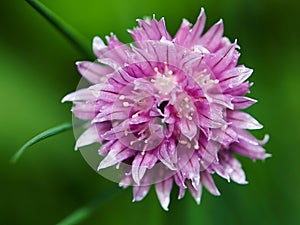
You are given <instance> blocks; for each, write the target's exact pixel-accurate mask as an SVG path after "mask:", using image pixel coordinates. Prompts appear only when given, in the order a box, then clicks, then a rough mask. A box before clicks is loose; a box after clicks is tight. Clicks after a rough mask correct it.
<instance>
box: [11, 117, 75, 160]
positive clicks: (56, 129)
mask: <svg viewBox="0 0 300 225" xmlns="http://www.w3.org/2000/svg"><path fill="white" fill-rule="evenodd" d="M72 127H73V125H72V123H71V122H68V123H63V124H61V125H59V126H56V127H53V128H50V129H48V130H46V131H44V132H42V133H40V134H38V135H36V136H35V137H33V138H32V139H30V140H29V141H27V142H26V143H25V144H24V145H23V146H22V147H21V148H20V149H19V150H18V151H17V152H16V153H15V154H14V155H13V157H12V158H11V162H12V163H16V162H17V161H18V159H19V158H20V157H21V155H22V154H23V153H24V152H25V150H26V149H27V148H28V147H30V146H31V145H34V144H36V143H37V142H39V141H42V140H44V139H46V138H48V137H51V136H54V135H56V134H59V133H62V132H64V131H66V130H70V129H72Z"/></svg>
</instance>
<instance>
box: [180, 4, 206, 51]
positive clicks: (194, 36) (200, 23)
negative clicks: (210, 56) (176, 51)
mask: <svg viewBox="0 0 300 225" xmlns="http://www.w3.org/2000/svg"><path fill="white" fill-rule="evenodd" d="M205 21H206V16H205V12H204V9H203V8H201V12H200V15H199V16H198V18H197V21H196V23H195V25H194V26H193V28H192V29H191V30H190V31H189V34H188V36H187V37H186V39H185V41H184V45H185V46H187V47H190V46H191V45H193V44H195V43H196V42H197V41H198V39H199V38H200V35H201V34H202V31H203V29H204V25H205ZM203 46H205V45H203ZM205 47H206V46H205Z"/></svg>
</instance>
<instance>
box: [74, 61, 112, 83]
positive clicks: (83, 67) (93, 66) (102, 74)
mask: <svg viewBox="0 0 300 225" xmlns="http://www.w3.org/2000/svg"><path fill="white" fill-rule="evenodd" d="M76 65H77V69H78V71H79V73H80V74H81V75H82V76H83V77H84V78H85V79H87V80H88V81H89V82H91V83H93V84H96V83H100V82H104V81H106V75H107V74H109V73H112V72H113V70H112V69H111V68H110V67H108V66H103V65H100V64H99V63H93V62H76Z"/></svg>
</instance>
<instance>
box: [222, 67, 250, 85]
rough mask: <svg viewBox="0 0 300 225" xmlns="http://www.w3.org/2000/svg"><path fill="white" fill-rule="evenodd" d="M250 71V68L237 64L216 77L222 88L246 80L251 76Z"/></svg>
mask: <svg viewBox="0 0 300 225" xmlns="http://www.w3.org/2000/svg"><path fill="white" fill-rule="evenodd" d="M252 72H253V70H252V69H249V68H246V67H244V66H239V67H235V68H232V69H230V70H226V71H225V72H223V73H222V74H221V75H220V76H219V77H218V79H219V80H220V85H221V87H223V88H224V89H225V88H226V87H229V88H234V87H236V86H238V85H240V84H242V83H243V82H244V81H245V80H247V79H248V78H249V77H250V76H251V74H252Z"/></svg>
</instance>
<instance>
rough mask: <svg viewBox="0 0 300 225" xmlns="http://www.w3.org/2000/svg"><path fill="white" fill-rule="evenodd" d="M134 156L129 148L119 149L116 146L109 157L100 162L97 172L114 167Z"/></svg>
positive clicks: (119, 147) (109, 153) (121, 147)
mask: <svg viewBox="0 0 300 225" xmlns="http://www.w3.org/2000/svg"><path fill="white" fill-rule="evenodd" d="M132 155H133V150H131V149H129V148H127V147H123V146H118V147H117V146H116V145H114V148H112V149H111V150H110V151H109V152H108V154H107V156H106V157H105V158H104V159H103V160H102V161H101V162H100V164H99V166H98V169H97V170H101V169H104V168H107V167H110V166H113V165H115V164H117V163H119V162H122V161H123V160H125V159H127V158H129V157H131V156H132Z"/></svg>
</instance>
